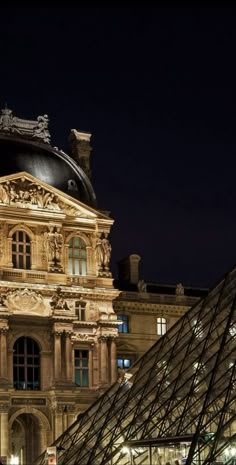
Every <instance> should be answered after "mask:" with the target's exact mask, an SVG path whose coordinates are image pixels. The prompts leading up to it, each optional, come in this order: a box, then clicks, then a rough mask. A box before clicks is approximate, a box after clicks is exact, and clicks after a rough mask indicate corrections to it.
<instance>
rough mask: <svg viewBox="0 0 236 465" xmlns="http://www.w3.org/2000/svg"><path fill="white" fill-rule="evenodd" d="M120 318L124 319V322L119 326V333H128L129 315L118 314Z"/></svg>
mask: <svg viewBox="0 0 236 465" xmlns="http://www.w3.org/2000/svg"><path fill="white" fill-rule="evenodd" d="M117 318H118V320H121V321H123V323H122V324H120V325H119V326H118V332H119V333H128V332H129V317H128V315H117Z"/></svg>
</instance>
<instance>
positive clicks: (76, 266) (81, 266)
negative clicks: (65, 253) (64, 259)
mask: <svg viewBox="0 0 236 465" xmlns="http://www.w3.org/2000/svg"><path fill="white" fill-rule="evenodd" d="M86 272H87V256H86V244H85V242H84V241H83V239H81V237H72V239H71V240H70V242H69V274H80V275H83V276H84V275H86Z"/></svg>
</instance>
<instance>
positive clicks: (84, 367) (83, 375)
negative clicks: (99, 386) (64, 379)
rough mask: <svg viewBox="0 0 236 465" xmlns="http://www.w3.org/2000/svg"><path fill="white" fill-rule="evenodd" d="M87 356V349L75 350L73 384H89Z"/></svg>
mask: <svg viewBox="0 0 236 465" xmlns="http://www.w3.org/2000/svg"><path fill="white" fill-rule="evenodd" d="M88 356H89V351H88V350H77V349H76V350H75V384H77V386H81V387H88V386H89V372H88Z"/></svg>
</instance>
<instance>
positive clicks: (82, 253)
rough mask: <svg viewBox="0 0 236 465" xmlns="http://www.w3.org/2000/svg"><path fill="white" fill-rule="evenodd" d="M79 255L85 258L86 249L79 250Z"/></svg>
mask: <svg viewBox="0 0 236 465" xmlns="http://www.w3.org/2000/svg"><path fill="white" fill-rule="evenodd" d="M81 257H82V258H84V259H86V250H84V249H82V250H81Z"/></svg>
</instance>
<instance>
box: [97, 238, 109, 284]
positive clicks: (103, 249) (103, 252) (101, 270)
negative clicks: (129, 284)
mask: <svg viewBox="0 0 236 465" xmlns="http://www.w3.org/2000/svg"><path fill="white" fill-rule="evenodd" d="M95 254H96V261H97V267H98V275H99V276H106V275H108V276H109V275H110V272H109V264H110V259H111V243H110V242H109V240H108V234H107V233H102V234H100V233H98V234H97V242H96V246H95Z"/></svg>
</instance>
